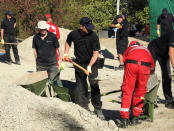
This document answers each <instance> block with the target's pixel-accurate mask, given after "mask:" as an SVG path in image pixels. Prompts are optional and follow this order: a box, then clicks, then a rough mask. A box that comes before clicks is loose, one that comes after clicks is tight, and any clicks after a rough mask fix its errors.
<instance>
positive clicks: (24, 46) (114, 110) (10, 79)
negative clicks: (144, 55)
mask: <svg viewBox="0 0 174 131" xmlns="http://www.w3.org/2000/svg"><path fill="white" fill-rule="evenodd" d="M68 32H69V31H68V30H64V29H61V36H62V37H61V40H60V44H61V48H62V49H64V42H65V39H66V35H67V33H68ZM129 40H130V41H132V40H135V39H134V38H130V39H129ZM100 42H101V47H102V50H105V49H107V50H106V51H105V53H106V52H107V58H106V61H105V66H104V68H103V69H100V70H99V79H100V80H101V81H100V88H101V92H102V93H106V92H109V91H113V90H119V89H120V86H121V83H122V77H123V73H124V72H123V71H118V70H114V66H116V67H117V66H118V64H119V63H118V61H117V60H113V58H114V55H115V54H116V53H115V39H101V40H100ZM139 42H140V43H143V44H144V45H147V44H148V43H147V42H144V41H141V40H139ZM31 43H32V37H30V38H28V39H26V40H25V41H23V42H22V43H21V44H20V45H19V46H18V48H19V54H20V58H21V63H22V65H20V66H19V65H15V64H12V65H7V64H6V63H4V61H3V57H1V58H0V61H1V62H0V66H1V68H0V72H1V75H0V106H1V108H0V129H1V130H3V129H4V130H22V129H26V130H58V129H59V130H71V128H72V129H73V127H74V130H77V129H78V130H82V128H83V129H85V130H110V129H113V128H114V129H116V130H117V128H116V127H115V126H114V125H113V123H112V122H111V123H112V124H111V125H112V126H111V127H110V128H109V127H108V125H107V123H106V122H101V121H100V120H99V119H97V118H96V117H95V116H93V115H90V114H89V113H87V112H85V111H84V110H83V109H81V108H80V107H79V106H77V105H74V104H69V103H63V102H62V101H59V100H56V99H53V98H51V99H47V98H41V97H37V96H35V95H33V94H32V93H29V92H28V91H26V90H24V89H22V88H21V87H19V86H18V87H17V86H15V84H16V83H15V80H16V79H17V78H20V77H21V76H23V75H24V74H25V73H26V72H30V71H35V62H34V57H33V51H32V49H31ZM70 56H72V57H73V48H72V49H71V50H70ZM156 73H157V74H158V77H159V79H160V80H161V75H160V73H161V72H160V69H159V65H158V64H157V69H156ZM61 79H62V80H71V81H75V78H74V70H73V68H72V65H70V64H67V68H66V69H65V70H63V71H62V72H61ZM20 93H21V96H20V95H19V94H20ZM10 96H11V98H10ZM25 96H26V97H25ZM158 96H159V98H160V99H161V100H164V97H163V93H162V88H161V84H160V87H159V90H158ZM13 98H14V99H15V100H16V101H15V100H14V99H13ZM110 99H115V100H120V93H114V94H110V95H107V96H102V101H103V106H102V109H103V113H104V115H105V116H106V117H107V119H108V120H110V119H116V118H119V117H120V116H119V109H120V105H119V104H117V103H112V102H109V100H110ZM47 106H48V107H47ZM158 106H159V107H158V108H156V109H155V115H154V122H153V123H151V122H146V121H144V122H143V123H142V124H141V125H138V126H135V127H129V128H128V129H125V130H129V131H130V130H132V131H135V130H137V131H139V130H141V131H142V130H144V131H151V130H155V131H159V130H161V131H162V130H171V131H173V130H174V124H173V123H174V110H171V109H167V108H165V107H164V104H163V103H162V102H161V103H159V104H158ZM18 107H19V108H18ZM40 108H43V109H44V110H41V109H40ZM69 108H70V109H69ZM90 108H91V110H93V108H92V106H91V105H90ZM64 109H65V112H64V113H63V112H62V111H61V113H63V114H64V115H65V116H66V117H68V116H71V117H72V119H71V120H74V119H75V116H73V114H74V112H75V113H77V112H78V111H79V110H80V112H82V114H81V113H80V115H82V116H85V114H87V116H86V117H87V118H88V119H91V122H90V120H86V121H87V123H83V122H82V123H80V119H81V117H76V120H78V122H77V123H80V124H79V125H75V123H73V124H72V123H69V122H68V126H67V125H65V126H60V125H61V124H62V123H63V125H64V124H65V123H66V124H67V122H65V121H67V119H65V120H63V119H62V118H64V117H61V118H60V119H57V117H60V116H62V115H61V113H58V111H56V110H64ZM72 109H74V110H73V111H74V112H71V111H72ZM8 110H10V111H8ZM36 110H39V111H36ZM49 110H51V111H52V110H54V111H53V113H51V112H49ZM16 111H17V113H16ZM76 111H77V112H76ZM27 112H28V113H27ZM38 112H40V113H42V116H41V114H40V113H39V114H38V115H37V116H35V115H36V114H37V113H38ZM68 112H71V113H70V114H68ZM15 113H16V114H15ZM44 113H46V114H44ZM54 113H55V114H57V117H54V115H55V114H54ZM14 114H15V115H16V116H13V115H14ZM78 115H79V113H77V116H78ZM17 116H18V117H17ZM13 117H14V118H15V117H17V118H18V119H17V120H16V121H15V120H14V119H12V118H13ZM94 117H95V118H94ZM49 120H50V122H52V123H51V124H52V125H53V127H52V128H51V127H50V126H49V124H50V123H49V122H48V121H49ZM93 120H94V121H96V122H94V121H93ZM35 121H36V122H35ZM42 121H43V122H42ZM60 121H64V122H60ZM28 123H29V124H28ZM56 124H57V125H56ZM83 124H84V125H86V124H87V125H86V126H82V125H83ZM10 125H11V126H10ZM95 125H96V127H95ZM34 126H35V128H34ZM66 126H67V128H65V127H66ZM106 126H107V127H106ZM14 127H16V128H14ZM104 127H106V128H104Z"/></svg>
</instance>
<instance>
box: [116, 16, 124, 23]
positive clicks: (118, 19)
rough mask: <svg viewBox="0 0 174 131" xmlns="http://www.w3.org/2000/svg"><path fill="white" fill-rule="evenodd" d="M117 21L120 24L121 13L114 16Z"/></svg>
mask: <svg viewBox="0 0 174 131" xmlns="http://www.w3.org/2000/svg"><path fill="white" fill-rule="evenodd" d="M116 19H117V22H118V23H119V24H120V23H121V22H122V21H123V18H122V16H121V15H117V16H116Z"/></svg>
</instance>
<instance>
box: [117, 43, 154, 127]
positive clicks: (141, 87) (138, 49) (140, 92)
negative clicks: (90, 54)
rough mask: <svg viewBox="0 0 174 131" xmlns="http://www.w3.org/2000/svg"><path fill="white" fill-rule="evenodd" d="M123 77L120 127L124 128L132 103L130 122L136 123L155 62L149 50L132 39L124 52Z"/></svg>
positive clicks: (127, 121)
mask: <svg viewBox="0 0 174 131" xmlns="http://www.w3.org/2000/svg"><path fill="white" fill-rule="evenodd" d="M123 62H124V70H125V72H124V78H123V84H122V95H123V96H122V104H121V109H120V116H121V117H122V121H121V123H120V125H119V126H120V127H122V128H126V127H127V126H128V124H129V110H130V107H131V105H132V112H133V118H132V119H131V120H130V122H131V123H130V124H132V125H135V124H138V123H139V121H138V116H140V114H141V113H142V107H143V104H144V102H143V100H142V99H141V97H144V96H145V94H146V85H147V81H148V78H149V75H150V73H151V72H152V71H153V70H154V67H155V63H154V61H153V58H152V55H151V53H150V51H149V50H148V49H147V48H146V47H145V46H143V45H140V44H139V43H138V42H137V41H132V42H131V43H130V45H129V47H128V48H127V50H126V51H125V53H124V56H123Z"/></svg>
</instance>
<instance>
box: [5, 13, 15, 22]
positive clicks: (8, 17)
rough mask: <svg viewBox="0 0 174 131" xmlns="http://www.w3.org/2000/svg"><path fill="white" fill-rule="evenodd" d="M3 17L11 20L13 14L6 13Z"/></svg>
mask: <svg viewBox="0 0 174 131" xmlns="http://www.w3.org/2000/svg"><path fill="white" fill-rule="evenodd" d="M5 15H6V18H7V19H8V20H9V19H11V18H12V16H13V13H12V12H11V11H7V12H6V13H5Z"/></svg>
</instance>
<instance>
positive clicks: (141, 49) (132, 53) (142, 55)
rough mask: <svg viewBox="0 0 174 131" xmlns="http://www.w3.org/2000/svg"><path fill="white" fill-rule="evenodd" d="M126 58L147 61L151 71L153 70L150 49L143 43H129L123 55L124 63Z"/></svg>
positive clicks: (153, 64) (153, 65)
mask: <svg viewBox="0 0 174 131" xmlns="http://www.w3.org/2000/svg"><path fill="white" fill-rule="evenodd" d="M126 60H137V61H143V62H148V63H150V64H151V66H150V68H151V71H153V70H154V67H155V63H154V60H153V58H152V55H151V53H150V51H149V50H148V49H147V48H146V47H145V46H143V45H136V44H135V45H130V46H129V47H128V48H127V49H126V51H125V53H124V55H123V62H124V63H126Z"/></svg>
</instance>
